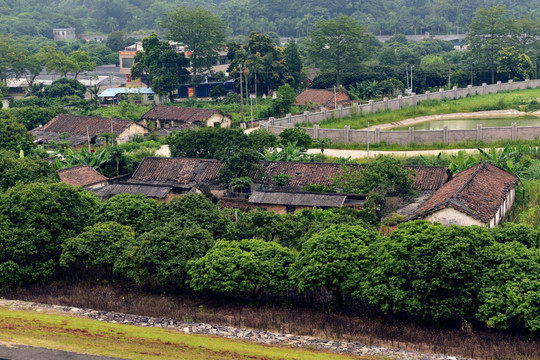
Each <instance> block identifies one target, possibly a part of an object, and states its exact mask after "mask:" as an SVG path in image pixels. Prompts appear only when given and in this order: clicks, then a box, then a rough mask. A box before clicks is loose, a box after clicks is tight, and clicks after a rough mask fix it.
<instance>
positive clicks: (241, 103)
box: [239, 65, 244, 122]
mask: <svg viewBox="0 0 540 360" xmlns="http://www.w3.org/2000/svg"><path fill="white" fill-rule="evenodd" d="M239 69H240V116H241V122H244V93H243V91H242V88H243V87H244V85H242V65H240V66H239Z"/></svg>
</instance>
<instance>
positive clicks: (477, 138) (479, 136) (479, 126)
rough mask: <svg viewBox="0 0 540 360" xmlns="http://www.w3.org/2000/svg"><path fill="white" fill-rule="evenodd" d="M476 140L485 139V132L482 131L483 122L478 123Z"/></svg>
mask: <svg viewBox="0 0 540 360" xmlns="http://www.w3.org/2000/svg"><path fill="white" fill-rule="evenodd" d="M476 140H477V141H482V140H484V134H483V132H482V124H477V125H476Z"/></svg>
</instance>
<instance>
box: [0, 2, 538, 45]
mask: <svg viewBox="0 0 540 360" xmlns="http://www.w3.org/2000/svg"><path fill="white" fill-rule="evenodd" d="M495 5H505V6H506V7H507V8H508V9H509V10H510V12H511V14H512V15H513V16H516V17H523V16H526V15H530V16H532V17H534V16H536V17H537V18H538V17H540V8H539V7H538V5H537V2H535V1H530V0H480V1H470V0H438V1H433V0H362V1H359V0H272V1H270V0H223V1H220V0H214V1H209V2H204V1H201V0H194V1H188V0H169V1H164V0H40V1H35V0H0V33H2V32H9V33H13V34H15V35H34V36H36V35H43V36H46V37H52V29H53V28H54V27H75V28H76V29H77V33H78V34H80V33H83V32H85V33H88V32H90V33H92V32H94V33H95V32H98V33H105V34H107V33H110V32H112V31H117V30H121V31H124V32H126V33H133V32H137V31H140V30H143V31H145V32H146V33H147V32H148V31H150V30H159V23H160V21H161V19H162V17H163V15H164V14H165V13H166V12H167V11H170V10H172V9H175V8H177V7H179V6H189V7H197V6H200V7H204V8H206V9H209V10H211V11H214V12H215V13H217V14H219V15H220V16H221V17H222V18H223V19H224V20H225V22H226V23H227V25H228V26H229V28H230V30H231V34H233V35H248V34H249V33H250V32H251V31H253V30H255V31H259V32H263V33H268V32H275V33H277V34H279V35H281V36H295V37H300V36H305V35H307V34H308V33H309V31H310V30H311V29H312V27H313V25H314V23H315V22H316V21H317V20H318V19H328V18H333V17H336V16H337V15H339V14H345V15H349V16H353V17H355V18H357V19H358V20H359V21H360V22H361V23H362V24H363V25H365V26H366V27H367V28H368V30H369V31H371V32H373V33H375V34H376V35H391V34H395V33H403V34H421V33H424V32H426V31H428V32H430V33H431V34H447V33H463V32H465V31H466V29H467V25H468V24H469V23H470V21H471V19H472V17H473V14H474V11H475V10H476V9H477V8H480V7H491V6H495Z"/></svg>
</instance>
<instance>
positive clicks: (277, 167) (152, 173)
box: [130, 157, 449, 190]
mask: <svg viewBox="0 0 540 360" xmlns="http://www.w3.org/2000/svg"><path fill="white" fill-rule="evenodd" d="M260 165H261V169H262V171H260V172H253V173H251V174H248V175H249V176H251V177H252V178H253V179H254V181H255V182H256V183H260V184H264V185H275V183H274V182H273V181H272V177H273V176H274V175H277V174H288V175H290V176H291V178H292V181H291V183H290V184H289V186H293V187H302V186H305V185H308V184H319V185H332V181H331V178H332V177H333V176H336V175H340V174H341V173H342V166H343V165H341V164H336V163H308V162H281V161H261V162H260ZM222 166H223V164H222V163H221V162H219V161H218V160H208V159H188V158H154V157H148V158H144V160H143V161H142V162H141V164H140V165H139V168H138V169H137V170H136V171H135V173H134V174H133V177H132V179H131V180H130V181H133V182H135V181H136V182H150V183H154V184H190V185H193V184H199V185H200V184H217V183H218V178H219V170H220V169H221V167H222ZM345 166H352V167H355V168H357V169H361V168H362V166H361V165H355V164H348V165H345ZM406 168H408V169H411V170H414V171H415V173H416V178H415V179H416V181H415V186H416V187H417V188H418V189H419V190H434V189H435V190H436V189H438V188H439V187H440V186H442V184H443V183H444V182H445V181H446V180H447V179H448V176H449V173H448V171H447V169H446V168H444V167H438V166H408V167H406Z"/></svg>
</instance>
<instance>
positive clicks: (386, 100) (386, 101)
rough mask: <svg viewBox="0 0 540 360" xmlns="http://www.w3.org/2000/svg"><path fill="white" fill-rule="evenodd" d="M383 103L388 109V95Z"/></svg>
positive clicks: (385, 108)
mask: <svg viewBox="0 0 540 360" xmlns="http://www.w3.org/2000/svg"><path fill="white" fill-rule="evenodd" d="M383 103H384V110H388V98H387V97H384V98H383Z"/></svg>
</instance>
